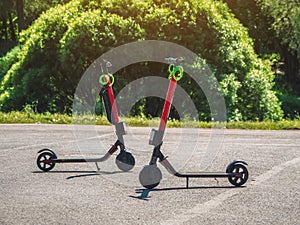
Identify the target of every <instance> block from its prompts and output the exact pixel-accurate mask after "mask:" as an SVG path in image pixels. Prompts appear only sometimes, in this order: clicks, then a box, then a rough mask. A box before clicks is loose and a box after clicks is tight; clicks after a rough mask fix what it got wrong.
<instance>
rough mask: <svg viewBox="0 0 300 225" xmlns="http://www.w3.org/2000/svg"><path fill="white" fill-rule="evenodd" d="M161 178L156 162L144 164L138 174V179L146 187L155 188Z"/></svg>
mask: <svg viewBox="0 0 300 225" xmlns="http://www.w3.org/2000/svg"><path fill="white" fill-rule="evenodd" d="M161 179H162V173H161V171H160V169H159V168H158V167H157V165H156V164H152V165H147V166H144V168H143V169H142V170H141V172H140V174H139V180H140V183H141V185H142V186H143V187H145V188H147V189H152V188H155V187H156V186H157V185H159V182H160V181H161Z"/></svg>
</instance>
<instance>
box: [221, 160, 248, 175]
mask: <svg viewBox="0 0 300 225" xmlns="http://www.w3.org/2000/svg"><path fill="white" fill-rule="evenodd" d="M236 164H244V165H246V166H247V165H248V163H246V162H245V161H244V160H234V161H233V162H231V163H230V164H229V165H228V166H227V168H226V173H229V170H230V169H231V168H232V167H233V166H234V165H236Z"/></svg>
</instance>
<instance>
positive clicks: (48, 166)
mask: <svg viewBox="0 0 300 225" xmlns="http://www.w3.org/2000/svg"><path fill="white" fill-rule="evenodd" d="M56 158H57V157H56V155H55V154H53V153H51V152H42V153H41V154H39V156H38V157H37V160H36V163H37V166H38V168H39V169H40V170H42V171H44V172H48V171H50V170H52V169H53V168H54V166H55V162H51V160H52V159H56ZM45 160H47V162H45ZM49 161H50V162H49Z"/></svg>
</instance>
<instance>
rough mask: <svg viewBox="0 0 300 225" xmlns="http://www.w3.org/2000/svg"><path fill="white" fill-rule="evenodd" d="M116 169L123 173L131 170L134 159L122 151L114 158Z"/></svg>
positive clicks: (128, 153)
mask: <svg viewBox="0 0 300 225" xmlns="http://www.w3.org/2000/svg"><path fill="white" fill-rule="evenodd" d="M116 164H117V166H118V168H119V169H120V170H122V171H124V172H127V171H129V170H131V169H132V168H133V167H134V165H135V159H134V157H133V156H132V154H131V153H130V152H126V151H122V152H120V154H119V155H118V156H117V158H116Z"/></svg>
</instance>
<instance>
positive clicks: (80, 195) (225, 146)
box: [0, 124, 300, 225]
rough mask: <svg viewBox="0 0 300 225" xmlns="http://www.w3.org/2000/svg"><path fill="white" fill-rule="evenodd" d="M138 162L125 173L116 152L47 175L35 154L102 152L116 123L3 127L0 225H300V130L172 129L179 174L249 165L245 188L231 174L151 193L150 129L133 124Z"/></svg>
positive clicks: (130, 133) (176, 181)
mask: <svg viewBox="0 0 300 225" xmlns="http://www.w3.org/2000/svg"><path fill="white" fill-rule="evenodd" d="M126 130H127V135H126V136H125V145H126V148H127V150H128V151H130V152H131V153H132V154H133V155H134V157H135V161H136V165H135V167H134V168H133V170H132V171H129V172H121V171H120V170H119V169H118V167H117V166H116V164H115V158H116V156H117V154H118V152H117V153H115V154H114V155H112V157H111V158H109V159H108V160H107V161H105V162H103V163H99V165H98V166H99V168H100V170H99V171H97V167H96V165H95V164H94V163H77V164H66V163H65V164H56V165H55V167H54V168H53V170H51V171H49V172H42V171H40V170H39V168H38V167H37V165H36V158H37V156H38V154H37V152H38V151H39V150H40V149H43V148H50V149H52V150H53V151H54V152H55V153H56V154H57V156H58V158H89V157H93V158H94V157H99V156H103V155H104V154H105V153H106V152H107V150H108V149H109V148H110V147H111V145H112V144H114V142H115V141H116V136H115V133H114V129H113V127H111V126H73V125H44V124H30V125H26V124H24V125H23V124H12V125H9V124H0V156H1V163H0V165H1V166H0V202H1V204H0V224H105V225H106V224H108V225H109V224H170V225H173V224H284V225H287V224H291V225H295V224H300V131H298V130H290V131H265V130H264V131H262V130H229V129H218V130H210V129H193V128H172V129H171V128H170V129H167V130H166V134H165V138H164V144H163V147H162V152H163V153H164V154H166V155H168V159H169V161H170V162H171V163H172V164H173V166H174V167H175V168H176V169H177V170H178V171H180V172H183V171H193V172H197V171H203V170H205V171H208V172H212V171H220V172H225V169H226V166H227V165H228V164H229V163H230V162H231V161H233V160H235V159H242V160H245V161H246V162H247V163H248V166H247V168H248V170H249V174H250V177H249V179H248V182H247V183H246V184H245V185H244V186H243V187H234V186H232V185H231V184H230V183H229V182H228V180H227V178H218V179H217V180H215V179H213V178H201V179H197V178H193V179H190V182H189V185H190V188H189V189H186V186H185V185H186V183H185V182H186V181H185V179H184V178H178V177H175V176H171V175H170V174H168V172H167V171H166V170H165V168H163V167H162V166H161V165H159V168H160V170H161V171H162V173H163V180H162V181H161V182H160V184H159V185H158V186H157V187H156V188H154V189H153V190H147V189H145V188H143V187H142V186H141V185H140V184H139V180H138V175H139V172H140V170H141V169H142V168H143V166H144V165H147V164H148V163H149V160H150V157H151V153H152V147H153V146H151V145H149V144H148V139H149V133H150V130H151V127H144V128H140V127H127V128H126Z"/></svg>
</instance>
